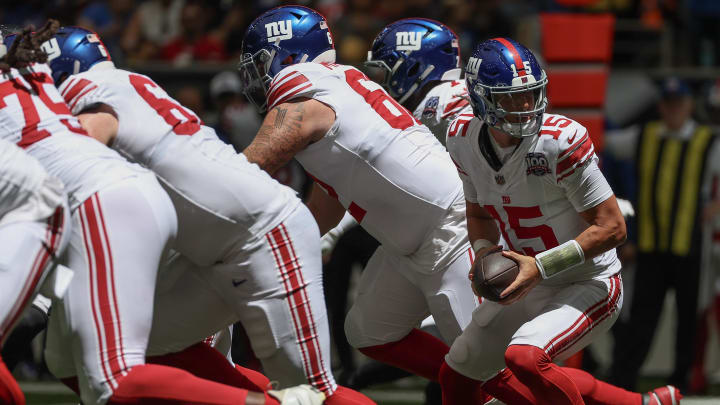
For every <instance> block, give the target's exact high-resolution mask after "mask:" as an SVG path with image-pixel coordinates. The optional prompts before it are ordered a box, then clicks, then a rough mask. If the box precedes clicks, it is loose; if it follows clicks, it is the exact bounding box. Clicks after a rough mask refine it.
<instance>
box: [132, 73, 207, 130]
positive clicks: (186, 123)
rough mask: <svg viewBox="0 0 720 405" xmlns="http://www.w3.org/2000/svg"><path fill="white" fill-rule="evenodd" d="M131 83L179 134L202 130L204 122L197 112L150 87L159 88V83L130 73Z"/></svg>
mask: <svg viewBox="0 0 720 405" xmlns="http://www.w3.org/2000/svg"><path fill="white" fill-rule="evenodd" d="M130 84H132V86H133V87H134V88H135V91H137V93H138V94H139V95H140V97H142V98H143V100H145V102H146V103H148V105H149V106H150V107H152V109H153V110H155V111H156V112H157V113H158V114H159V115H160V116H161V117H162V118H163V119H164V120H165V122H167V123H168V125H170V126H171V127H173V132H174V133H175V134H177V135H193V134H195V133H197V132H198V131H200V129H201V125H202V122H201V121H200V118H198V117H197V116H196V115H195V114H192V113H190V112H188V111H187V110H186V109H185V108H183V107H182V106H181V105H179V104H177V103H175V102H173V101H172V100H170V99H168V98H159V97H157V96H155V94H153V93H152V91H150V88H157V89H160V87H158V85H157V84H155V82H153V81H152V80H150V79H148V78H147V77H144V76H140V75H130Z"/></svg>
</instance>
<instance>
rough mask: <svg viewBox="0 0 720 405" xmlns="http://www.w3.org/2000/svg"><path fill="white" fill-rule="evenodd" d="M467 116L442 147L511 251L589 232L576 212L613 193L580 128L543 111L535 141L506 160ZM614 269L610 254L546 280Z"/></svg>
mask: <svg viewBox="0 0 720 405" xmlns="http://www.w3.org/2000/svg"><path fill="white" fill-rule="evenodd" d="M495 145H496V144H495V142H494V141H493V140H491V139H490V134H489V133H488V130H487V129H486V128H483V122H482V121H481V120H480V119H478V118H475V117H473V115H472V114H461V115H460V116H459V117H458V118H457V119H456V120H455V121H454V122H453V123H452V124H450V127H449V128H448V134H447V148H448V151H449V152H450V156H452V159H453V161H454V162H455V164H456V166H457V171H458V173H459V175H460V178H461V180H462V182H463V188H464V191H465V198H466V199H467V200H468V201H470V202H473V203H477V204H479V205H481V206H483V207H484V208H485V209H486V210H487V211H488V212H489V213H490V215H492V216H493V217H494V218H495V221H496V222H497V224H498V228H499V229H500V233H501V235H502V237H503V238H504V239H505V240H506V241H507V243H508V246H509V247H510V249H511V250H514V251H517V252H520V253H523V254H526V255H529V256H535V255H536V254H537V253H540V252H542V251H545V250H547V249H550V248H553V247H555V246H558V245H559V244H561V243H564V242H566V241H568V240H570V239H574V238H575V237H577V236H578V235H579V234H580V233H581V232H583V231H584V230H585V229H587V228H588V227H589V225H588V224H587V223H586V222H585V220H583V219H582V217H581V216H580V215H579V214H578V212H582V211H585V210H588V209H590V208H592V207H594V206H596V205H598V204H600V203H601V202H603V201H605V200H607V199H608V198H610V197H611V196H612V195H613V192H612V189H611V188H610V186H609V185H608V183H607V181H606V180H605V177H604V176H603V175H602V173H601V172H600V169H599V168H598V166H597V160H598V159H597V156H596V155H595V150H594V148H593V144H592V140H591V139H590V137H589V135H588V132H587V130H586V129H585V128H584V127H583V126H582V125H580V124H578V123H577V122H575V121H573V120H571V119H569V118H567V117H564V116H562V115H556V114H545V115H544V116H543V125H542V128H541V130H540V135H539V136H533V137H527V138H524V139H523V141H522V142H521V143H520V144H519V145H518V146H517V148H516V149H515V150H514V151H512V154H511V155H510V157H509V158H507V160H505V163H504V164H503V163H501V159H500V158H499V157H498V153H497V146H495ZM619 270H620V262H619V260H618V259H617V256H616V254H615V249H611V250H609V251H607V252H605V253H603V254H601V255H599V256H597V257H595V258H593V259H592V260H588V261H587V262H585V263H584V264H583V265H581V266H579V267H577V268H574V269H572V270H569V271H567V272H565V273H561V274H560V275H558V276H556V277H553V278H551V279H549V280H547V281H546V283H552V284H554V283H564V282H572V281H577V280H583V279H589V278H592V277H595V276H608V275H612V274H614V273H616V272H617V271H619Z"/></svg>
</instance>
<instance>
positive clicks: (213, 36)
mask: <svg viewBox="0 0 720 405" xmlns="http://www.w3.org/2000/svg"><path fill="white" fill-rule="evenodd" d="M213 10H214V9H212V8H211V7H207V6H206V4H205V2H204V1H202V0H186V1H185V4H184V5H183V8H182V11H181V13H180V23H181V24H180V32H179V33H178V35H177V36H175V37H174V38H173V39H172V40H170V42H168V43H167V44H165V46H163V47H162V49H161V51H160V58H161V59H162V60H165V61H169V62H172V63H173V64H175V65H177V66H188V65H189V64H190V63H191V62H192V61H222V60H225V59H227V55H226V53H225V38H224V36H223V35H222V34H220V33H219V32H218V31H212V32H208V31H207V29H208V23H209V22H210V21H211V18H212V17H213V15H212V13H213Z"/></svg>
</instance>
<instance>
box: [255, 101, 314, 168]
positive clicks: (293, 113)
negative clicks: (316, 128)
mask: <svg viewBox="0 0 720 405" xmlns="http://www.w3.org/2000/svg"><path fill="white" fill-rule="evenodd" d="M303 104H304V103H302V102H300V103H284V104H281V105H279V106H277V107H275V108H273V109H272V110H270V112H268V114H267V115H266V116H265V120H263V124H262V126H261V127H260V129H259V130H258V133H257V135H255V139H253V141H252V143H251V144H250V145H249V146H248V147H247V148H245V150H243V154H245V156H246V157H247V159H248V161H250V162H251V163H255V164H257V165H258V166H260V168H261V169H263V170H265V171H266V172H268V173H270V174H273V173H275V172H276V171H277V170H278V169H280V168H281V167H283V166H285V165H286V164H287V163H288V162H289V161H290V159H292V158H293V157H294V156H295V155H296V154H297V153H298V152H300V151H302V150H303V149H305V147H306V146H307V144H308V143H309V141H310V139H309V138H308V137H307V136H304V134H303V132H302V131H301V129H302V126H303V121H304V120H305V118H306V117H305V108H304V105H303Z"/></svg>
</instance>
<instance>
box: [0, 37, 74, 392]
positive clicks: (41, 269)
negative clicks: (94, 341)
mask: <svg viewBox="0 0 720 405" xmlns="http://www.w3.org/2000/svg"><path fill="white" fill-rule="evenodd" d="M0 46H2V45H0ZM2 53H3V51H2V50H1V49H0V54H2ZM0 114H2V113H1V112H0ZM2 138H4V136H3V137H0V157H2V158H1V159H0V258H1V259H0V347H2V345H3V343H4V342H5V340H6V338H7V336H8V335H9V334H10V331H11V330H12V328H13V326H14V325H15V324H16V323H17V321H18V319H19V317H20V315H21V314H22V312H23V310H24V309H25V308H26V307H27V306H28V305H29V304H30V303H31V302H32V300H33V297H34V296H35V294H36V293H37V292H38V290H39V288H40V286H41V285H42V284H43V282H44V280H45V278H46V277H47V276H48V274H50V272H51V271H52V269H53V268H54V266H56V265H57V264H58V262H57V258H58V256H60V255H61V254H62V252H63V251H64V250H65V247H66V246H67V243H68V240H69V234H70V232H69V231H68V222H69V219H70V210H69V209H68V206H67V200H66V196H65V191H64V190H63V185H62V183H61V182H60V180H58V179H56V178H54V177H51V176H49V175H48V174H47V172H46V171H45V169H43V167H42V166H41V165H40V163H39V162H38V161H37V160H35V159H34V158H32V157H31V156H29V155H28V154H27V153H25V152H24V151H23V150H22V149H20V148H19V147H18V146H16V145H15V144H13V143H11V142H8V141H7V140H5V139H2ZM58 271H60V270H58ZM70 274H71V273H70ZM48 281H50V280H48ZM67 282H69V280H67V281H66V282H65V283H66V284H65V288H66V286H67ZM61 288H62V287H61ZM58 295H62V294H61V292H60V293H59V294H58ZM23 401H24V397H23V394H22V391H20V387H19V386H18V385H17V383H16V382H15V380H14V379H13V377H12V375H11V374H10V372H9V371H8V369H7V367H6V366H5V364H4V362H3V359H2V358H1V357H0V403H3V404H20V403H24V402H23Z"/></svg>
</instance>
